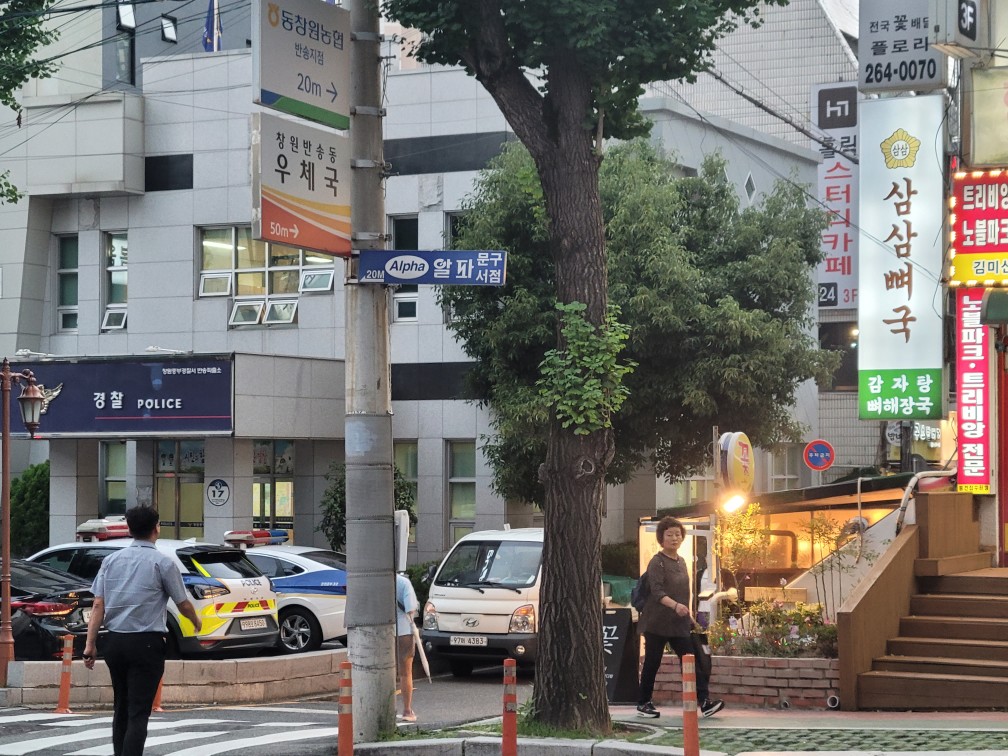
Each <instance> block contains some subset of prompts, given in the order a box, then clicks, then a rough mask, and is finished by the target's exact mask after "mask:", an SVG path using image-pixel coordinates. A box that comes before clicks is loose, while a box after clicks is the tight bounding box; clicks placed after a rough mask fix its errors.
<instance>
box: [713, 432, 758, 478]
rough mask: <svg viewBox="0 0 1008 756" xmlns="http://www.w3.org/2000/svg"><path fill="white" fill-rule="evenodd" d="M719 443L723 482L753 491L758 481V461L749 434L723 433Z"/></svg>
mask: <svg viewBox="0 0 1008 756" xmlns="http://www.w3.org/2000/svg"><path fill="white" fill-rule="evenodd" d="M718 445H719V446H720V447H721V476H722V478H723V480H722V483H723V484H724V485H725V486H726V487H727V488H729V489H732V490H736V491H741V492H743V493H748V492H749V491H752V487H753V483H754V482H755V481H756V463H755V460H754V459H753V447H752V442H751V441H750V440H749V436H747V435H746V434H745V433H742V432H740V431H736V432H734V433H723V434H722V435H721V438H720V439H719V440H718Z"/></svg>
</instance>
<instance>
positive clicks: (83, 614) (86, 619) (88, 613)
mask: <svg viewBox="0 0 1008 756" xmlns="http://www.w3.org/2000/svg"><path fill="white" fill-rule="evenodd" d="M80 613H81V617H83V618H84V622H90V621H91V610H90V609H81V610H80Z"/></svg>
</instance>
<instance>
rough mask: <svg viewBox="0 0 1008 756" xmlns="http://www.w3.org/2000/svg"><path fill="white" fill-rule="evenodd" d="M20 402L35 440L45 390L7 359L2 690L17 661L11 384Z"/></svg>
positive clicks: (0, 440)
mask: <svg viewBox="0 0 1008 756" xmlns="http://www.w3.org/2000/svg"><path fill="white" fill-rule="evenodd" d="M22 381H24V383H25V385H24V386H23V387H22V389H21V396H19V397H18V402H19V404H20V407H21V420H22V421H23V422H24V426H25V428H26V429H27V431H28V433H29V435H31V437H32V438H35V431H37V430H38V426H39V418H40V417H41V416H42V404H43V402H44V396H43V394H42V390H41V389H40V388H39V387H38V386H37V385H36V384H35V375H34V374H33V373H32V371H31V370H22V371H21V372H19V373H12V372H11V369H10V362H8V361H7V358H6V357H4V360H3V365H2V367H0V394H2V397H0V399H2V402H3V407H2V410H0V412H2V423H3V425H2V426H0V434H2V435H0V445H2V447H3V448H2V450H0V464H2V465H3V473H2V475H3V480H2V487H3V493H2V495H0V506H2V507H3V538H2V540H0V565H2V566H0V688H5V687H7V667H8V665H9V664H10V662H12V661H13V660H14V631H13V628H12V627H11V585H10V579H11V555H10V551H11V545H10V527H11V516H10V482H11V474H10V392H11V385H12V384H14V383H21V382H22Z"/></svg>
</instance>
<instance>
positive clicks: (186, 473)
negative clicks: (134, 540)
mask: <svg viewBox="0 0 1008 756" xmlns="http://www.w3.org/2000/svg"><path fill="white" fill-rule="evenodd" d="M155 448H156V449H157V452H156V458H155V460H154V475H155V486H154V506H156V507H157V509H158V512H159V513H160V514H161V537H162V538H180V539H186V538H196V539H201V538H203V498H204V495H205V494H204V487H203V476H204V472H205V468H206V452H205V450H204V447H203V441H202V440H186V441H169V440H162V441H158V442H157V444H156V447H155Z"/></svg>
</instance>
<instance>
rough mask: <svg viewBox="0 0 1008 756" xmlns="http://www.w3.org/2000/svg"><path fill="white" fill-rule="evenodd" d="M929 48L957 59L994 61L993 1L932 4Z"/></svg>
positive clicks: (959, 0) (954, 0) (931, 0)
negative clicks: (991, 35)
mask: <svg viewBox="0 0 1008 756" xmlns="http://www.w3.org/2000/svg"><path fill="white" fill-rule="evenodd" d="M928 23H930V25H931V28H930V30H929V31H928V44H930V45H931V46H932V47H934V48H936V49H938V50H941V51H942V52H943V53H945V54H946V55H948V56H950V57H953V58H970V59H973V60H975V61H977V62H980V63H986V62H987V61H988V60H990V58H991V49H990V27H991V17H990V5H989V0H928Z"/></svg>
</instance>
